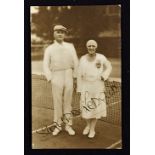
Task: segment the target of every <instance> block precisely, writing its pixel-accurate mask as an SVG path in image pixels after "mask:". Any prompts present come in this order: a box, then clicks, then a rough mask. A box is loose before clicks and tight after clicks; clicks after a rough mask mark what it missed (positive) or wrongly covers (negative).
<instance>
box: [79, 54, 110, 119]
mask: <svg viewBox="0 0 155 155" xmlns="http://www.w3.org/2000/svg"><path fill="white" fill-rule="evenodd" d="M111 70H112V67H111V63H110V62H109V61H108V60H107V58H106V57H105V56H104V55H102V54H99V53H96V57H95V59H94V60H93V61H89V60H88V55H87V54H86V55H84V56H82V57H81V59H80V62H79V69H78V79H77V92H81V98H80V109H81V114H82V117H83V118H85V119H91V118H97V119H99V118H101V117H106V115H107V110H106V100H105V94H104V92H105V85H104V81H103V80H101V76H102V77H103V78H104V80H106V79H107V78H108V77H109V75H110V73H111Z"/></svg>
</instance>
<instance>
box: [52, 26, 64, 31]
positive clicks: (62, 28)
mask: <svg viewBox="0 0 155 155" xmlns="http://www.w3.org/2000/svg"><path fill="white" fill-rule="evenodd" d="M53 30H54V31H57V30H62V31H65V32H67V28H66V27H64V26H63V25H55V26H54V28H53Z"/></svg>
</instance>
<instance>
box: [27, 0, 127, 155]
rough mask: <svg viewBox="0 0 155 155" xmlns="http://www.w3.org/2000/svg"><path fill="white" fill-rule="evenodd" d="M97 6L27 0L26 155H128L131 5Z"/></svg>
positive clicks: (114, 2) (115, 3)
mask: <svg viewBox="0 0 155 155" xmlns="http://www.w3.org/2000/svg"><path fill="white" fill-rule="evenodd" d="M96 3H97V1H96ZM96 3H95V2H94V3H93V4H87V3H78V2H70V3H67V4H64V3H61V2H60V3H51V2H49V1H48V2H47V3H46V1H45V2H40V1H39V2H38V3H37V2H35V1H32V2H29V3H28V2H25V8H26V11H25V24H26V26H25V45H26V47H25V63H26V65H25V82H26V83H27V85H26V88H25V90H26V91H25V94H26V95H25V116H26V117H25V118H26V120H25V154H27V153H28V150H29V151H30V152H31V153H32V154H35V153H36V154H38V153H43V152H44V151H45V153H50V151H53V150H59V151H62V150H63V149H65V150H72V149H76V150H81V151H82V150H83V151H84V150H87V151H90V149H91V151H103V152H104V151H105V152H106V151H110V152H115V151H116V152H117V153H118V154H123V153H126V154H129V110H130V108H129V107H130V103H129V56H130V53H129V25H128V24H129V23H128V22H129V14H128V13H129V10H127V8H129V6H127V5H129V4H124V3H122V2H116V1H113V2H112V1H111V2H110V1H109V3H108V2H107V3H100V2H99V3H97V4H96ZM55 4H56V5H55ZM127 47H128V48H127ZM27 77H28V78H27ZM125 97H126V98H125ZM127 99H128V100H127Z"/></svg>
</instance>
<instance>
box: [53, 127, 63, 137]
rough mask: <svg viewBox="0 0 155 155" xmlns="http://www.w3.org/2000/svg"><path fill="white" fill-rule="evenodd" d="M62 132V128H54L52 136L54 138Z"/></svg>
mask: <svg viewBox="0 0 155 155" xmlns="http://www.w3.org/2000/svg"><path fill="white" fill-rule="evenodd" d="M61 130H62V128H60V127H59V128H58V127H56V128H55V129H54V131H53V132H52V134H53V136H56V135H58V134H59V132H60V131H61Z"/></svg>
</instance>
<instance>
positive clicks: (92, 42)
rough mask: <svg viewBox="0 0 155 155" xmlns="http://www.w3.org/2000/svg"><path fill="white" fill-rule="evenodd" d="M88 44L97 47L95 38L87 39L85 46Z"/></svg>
mask: <svg viewBox="0 0 155 155" xmlns="http://www.w3.org/2000/svg"><path fill="white" fill-rule="evenodd" d="M90 45H94V46H95V47H97V42H96V41H95V40H88V41H87V43H86V46H87V47H88V46H90Z"/></svg>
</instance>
